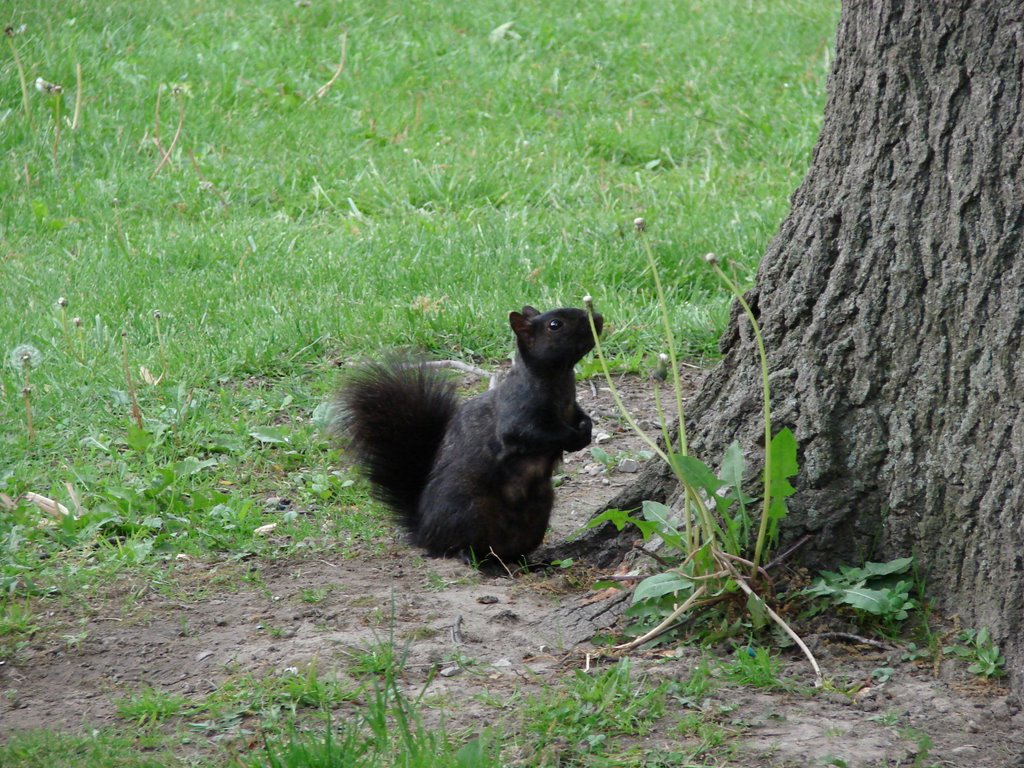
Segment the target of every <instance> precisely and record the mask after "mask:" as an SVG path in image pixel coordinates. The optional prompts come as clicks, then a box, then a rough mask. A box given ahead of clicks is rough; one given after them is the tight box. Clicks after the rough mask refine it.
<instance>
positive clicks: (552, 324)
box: [548, 317, 563, 331]
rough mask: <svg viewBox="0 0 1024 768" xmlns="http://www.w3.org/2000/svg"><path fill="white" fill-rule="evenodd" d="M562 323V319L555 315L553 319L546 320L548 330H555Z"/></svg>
mask: <svg viewBox="0 0 1024 768" xmlns="http://www.w3.org/2000/svg"><path fill="white" fill-rule="evenodd" d="M562 325H563V323H562V321H561V320H559V319H558V318H557V317H556V318H555V319H553V320H548V330H551V331H557V330H558V329H559V328H561V327H562Z"/></svg>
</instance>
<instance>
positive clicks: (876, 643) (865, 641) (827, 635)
mask: <svg viewBox="0 0 1024 768" xmlns="http://www.w3.org/2000/svg"><path fill="white" fill-rule="evenodd" d="M807 639H808V640H810V641H812V642H816V641H818V640H843V641H845V642H848V643H860V644H861V645H869V646H871V647H872V648H877V649H878V650H880V651H891V650H893V646H891V645H888V644H887V643H883V642H882V641H881V640H872V639H871V638H870V637H861V636H860V635H855V634H853V633H852V632H816V633H815V634H813V635H808V636H807Z"/></svg>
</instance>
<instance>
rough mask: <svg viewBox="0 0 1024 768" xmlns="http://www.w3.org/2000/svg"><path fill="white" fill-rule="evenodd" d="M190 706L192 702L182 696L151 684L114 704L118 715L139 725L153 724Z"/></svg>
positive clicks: (182, 711)
mask: <svg viewBox="0 0 1024 768" xmlns="http://www.w3.org/2000/svg"><path fill="white" fill-rule="evenodd" d="M191 706H192V702H191V701H190V700H189V699H187V698H185V697H184V696H178V695H176V694H173V693H168V692H167V691H162V690H160V689H159V688H153V687H152V686H148V687H146V688H143V689H142V690H141V691H139V692H137V693H134V694H130V695H129V696H126V697H125V698H123V699H121V700H120V701H117V702H115V704H114V707H115V710H116V711H117V716H118V717H120V718H122V719H123V720H128V721H129V722H132V723H134V724H135V725H139V726H146V725H153V724H155V723H159V722H162V721H164V720H167V719H168V718H170V717H175V716H177V715H181V714H184V713H185V712H187V711H189V709H190V707H191Z"/></svg>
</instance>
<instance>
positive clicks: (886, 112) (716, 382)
mask: <svg viewBox="0 0 1024 768" xmlns="http://www.w3.org/2000/svg"><path fill="white" fill-rule="evenodd" d="M1022 62H1024V3H1022V2H1020V1H1019V0H1015V1H1013V2H1008V1H1005V0H1004V1H1003V2H996V1H995V0H993V1H992V2H986V1H980V0H947V1H946V2H942V3H933V2H930V0H850V2H844V7H843V11H842V16H841V20H840V23H839V29H838V34H837V44H836V58H835V61H834V64H833V69H832V72H831V75H830V77H829V82H828V91H829V97H828V102H827V106H826V110H825V119H824V124H823V127H822V131H821V135H820V137H819V140H818V144H817V146H816V148H815V150H814V156H813V160H812V164H811V168H810V171H809V172H808V174H807V177H806V178H805V180H804V182H803V183H802V185H801V186H800V188H799V189H798V190H797V191H796V193H795V194H794V196H793V199H792V209H791V213H790V215H789V216H788V218H787V219H786V220H785V222H784V223H783V224H782V226H781V228H780V231H779V233H778V234H777V235H776V237H775V239H774V240H773V242H772V243H771V244H770V246H769V248H768V251H767V253H766V254H765V256H764V259H763V261H762V264H761V267H760V270H759V272H758V276H757V280H756V287H755V289H754V290H752V291H751V292H750V295H749V299H750V302H751V304H752V306H753V307H754V308H755V311H756V312H757V313H758V314H759V318H760V321H761V323H762V325H763V328H764V332H765V336H766V341H767V345H768V349H769V357H770V365H771V381H772V386H773V401H774V408H775V420H776V427H777V428H780V427H782V426H789V427H791V428H792V429H793V430H794V432H795V433H796V436H797V440H798V442H799V444H800V450H801V474H800V477H799V479H798V482H797V486H798V494H797V495H796V496H794V497H793V499H792V500H791V509H792V514H791V516H790V518H789V519H788V520H787V521H786V529H785V536H786V538H788V539H793V538H795V537H797V536H800V535H802V534H803V533H805V532H812V533H813V534H814V538H813V539H812V540H811V541H810V543H809V544H807V545H806V546H805V547H803V549H802V551H801V552H802V554H801V556H802V558H803V559H804V560H805V561H807V562H808V563H810V564H812V565H815V566H828V567H834V566H835V565H836V564H837V563H840V562H845V563H860V562H863V561H864V560H865V559H867V558H873V559H880V558H884V559H888V558H891V557H896V556H901V555H908V554H914V555H915V556H916V557H917V561H918V563H919V565H920V567H921V568H922V570H923V573H924V575H925V578H926V585H927V589H928V591H929V593H930V594H931V596H932V597H933V598H935V599H936V600H937V601H938V603H939V606H940V607H941V608H942V609H943V610H944V611H946V612H947V613H956V614H959V616H960V618H961V621H962V623H963V625H964V626H973V627H979V628H980V627H983V626H984V627H989V628H990V629H991V630H992V631H993V634H994V637H995V638H996V639H997V640H998V641H999V642H1000V644H1001V647H1002V649H1003V651H1004V654H1005V655H1006V657H1007V659H1008V664H1007V666H1008V669H1009V671H1011V673H1012V679H1013V682H1014V686H1015V688H1016V690H1017V691H1018V692H1020V691H1021V690H1024V685H1022V684H1024V412H1022V402H1024V357H1022V354H1021V352H1022V333H1024V254H1022V252H1021V244H1022V232H1024V177H1022V167H1021V164H1022V158H1024V109H1022V88H1024V63H1022ZM722 351H723V353H724V358H723V360H722V361H721V363H720V364H719V365H718V366H717V367H716V368H715V369H714V370H713V371H712V372H711V373H710V375H709V376H708V378H707V379H706V380H705V382H704V385H703V386H702V388H701V390H700V392H699V393H698V395H697V396H696V398H695V401H694V402H693V403H692V404H691V405H690V409H689V410H690V416H691V424H692V427H691V429H692V445H693V446H694V448H695V452H696V453H697V454H698V455H700V456H702V457H703V458H705V459H708V460H713V461H717V460H718V457H720V456H721V453H722V450H723V449H724V446H726V445H727V444H728V443H729V442H730V441H731V440H733V439H739V440H740V441H741V444H743V445H744V446H747V447H748V449H751V448H752V449H754V450H757V449H756V446H757V444H758V440H757V436H758V434H759V430H760V429H761V427H760V424H759V416H760V413H759V409H760V404H759V403H760V401H759V380H758V369H757V360H756V354H755V351H754V349H753V345H752V340H751V338H750V334H749V329H748V327H747V324H746V321H745V320H744V319H743V318H742V317H740V315H739V313H738V312H735V311H734V313H733V318H732V322H731V324H730V326H729V329H728V330H727V332H726V334H725V336H724V337H723V340H722ZM660 472H661V470H660V468H658V467H651V468H649V469H648V470H647V472H646V473H645V476H644V477H642V478H641V480H640V482H641V483H646V484H647V485H648V486H650V487H653V488H657V487H658V482H659V480H658V478H659V476H660Z"/></svg>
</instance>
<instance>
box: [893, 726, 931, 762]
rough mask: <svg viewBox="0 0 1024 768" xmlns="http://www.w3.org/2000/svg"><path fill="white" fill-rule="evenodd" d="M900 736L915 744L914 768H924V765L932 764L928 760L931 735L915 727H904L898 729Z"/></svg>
mask: <svg viewBox="0 0 1024 768" xmlns="http://www.w3.org/2000/svg"><path fill="white" fill-rule="evenodd" d="M900 736H902V737H903V738H904V739H907V740H908V741H913V742H914V743H915V744H916V745H917V750H916V752H915V753H914V768H926V766H931V765H933V763H929V762H928V758H929V757H930V756H931V751H932V737H931V736H929V735H928V734H927V733H925V732H924V731H921V730H918V729H917V728H904V729H903V730H902V731H900Z"/></svg>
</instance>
